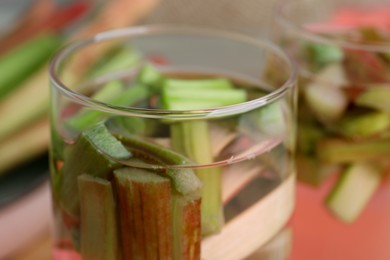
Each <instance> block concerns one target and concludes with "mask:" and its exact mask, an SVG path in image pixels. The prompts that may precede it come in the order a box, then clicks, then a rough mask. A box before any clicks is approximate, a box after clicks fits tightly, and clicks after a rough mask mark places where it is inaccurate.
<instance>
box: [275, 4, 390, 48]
mask: <svg viewBox="0 0 390 260" xmlns="http://www.w3.org/2000/svg"><path fill="white" fill-rule="evenodd" d="M307 1H308V0H292V1H279V2H278V4H277V5H275V8H274V13H275V14H276V15H275V17H276V18H275V19H276V20H277V22H278V23H280V25H281V26H282V27H284V28H285V29H287V30H290V31H292V32H294V33H295V34H297V35H300V36H302V37H303V38H305V39H307V40H309V41H314V42H318V43H322V44H328V45H336V46H339V47H343V48H349V49H356V50H364V51H372V52H389V51H390V42H389V43H378V44H374V43H371V44H370V43H357V42H352V41H350V40H348V39H332V38H329V37H326V36H324V35H321V34H317V33H314V32H310V31H308V30H305V29H304V28H303V27H302V26H301V25H296V24H295V23H293V22H292V21H291V19H290V18H289V16H288V10H287V9H288V7H291V6H293V5H294V4H298V3H299V2H301V3H303V2H307ZM309 1H310V2H313V0H309Z"/></svg>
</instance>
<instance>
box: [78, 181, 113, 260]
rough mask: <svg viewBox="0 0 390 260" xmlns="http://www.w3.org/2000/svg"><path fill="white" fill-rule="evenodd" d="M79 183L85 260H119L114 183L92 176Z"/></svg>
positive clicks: (82, 252)
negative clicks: (112, 184)
mask: <svg viewBox="0 0 390 260" xmlns="http://www.w3.org/2000/svg"><path fill="white" fill-rule="evenodd" d="M77 179H78V187H79V194H80V219H81V227H80V229H81V230H80V231H81V233H80V238H81V254H82V256H83V259H85V260H88V259H91V260H92V259H93V260H95V259H96V260H97V259H119V254H120V253H119V237H118V231H117V218H116V210H117V209H116V203H115V200H114V193H113V189H112V186H111V183H110V182H109V181H107V180H104V179H100V178H95V177H92V176H90V175H81V176H79V177H78V178H77Z"/></svg>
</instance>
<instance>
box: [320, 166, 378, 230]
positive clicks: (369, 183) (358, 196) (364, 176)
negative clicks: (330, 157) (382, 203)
mask: <svg viewBox="0 0 390 260" xmlns="http://www.w3.org/2000/svg"><path fill="white" fill-rule="evenodd" d="M381 180H382V173H381V170H380V169H377V168H376V167H373V166H372V165H370V164H369V163H366V162H357V163H354V164H352V165H351V166H349V167H348V168H347V169H346V170H345V171H344V172H343V173H342V175H341V176H340V178H339V180H338V181H337V183H336V185H335V186H334V187H333V189H332V190H331V191H330V193H329V195H328V197H327V198H326V205H327V207H328V209H329V210H330V211H331V212H332V213H333V214H334V215H336V216H337V217H338V218H340V219H341V220H343V221H345V222H348V223H351V222H353V221H354V220H356V218H357V217H358V216H359V215H360V213H361V212H362V210H363V209H364V208H365V206H366V205H367V203H368V202H369V200H370V198H371V197H372V195H373V194H374V192H375V191H376V190H377V188H378V187H379V185H380V183H381Z"/></svg>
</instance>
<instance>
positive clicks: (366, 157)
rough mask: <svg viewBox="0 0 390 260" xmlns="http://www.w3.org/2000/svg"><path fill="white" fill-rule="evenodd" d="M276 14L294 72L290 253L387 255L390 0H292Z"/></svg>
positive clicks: (309, 256)
mask: <svg viewBox="0 0 390 260" xmlns="http://www.w3.org/2000/svg"><path fill="white" fill-rule="evenodd" d="M275 17H276V19H275V30H274V31H275V32H276V34H277V35H276V34H275V35H274V36H275V39H277V40H278V42H279V43H280V44H281V45H283V48H285V50H286V51H287V52H288V53H289V54H290V55H291V57H293V59H295V61H296V62H297V64H298V68H299V75H300V77H299V80H300V89H299V94H300V95H299V96H300V102H299V109H298V111H299V112H298V122H299V124H298V145H297V169H298V171H297V172H298V179H299V180H300V185H299V188H298V191H299V192H298V195H299V196H298V211H297V215H296V216H297V217H296V225H297V226H299V228H297V233H299V230H300V228H302V229H301V230H302V232H301V233H300V234H301V235H297V236H298V237H297V241H298V243H297V244H296V246H297V248H296V249H297V252H298V251H299V252H300V253H303V254H298V253H297V254H296V257H297V259H302V257H303V258H305V259H306V258H307V259H313V257H314V256H315V255H316V254H317V253H318V250H323V251H324V252H326V253H324V254H323V256H324V259H367V258H375V259H388V258H389V257H390V254H389V250H388V248H387V244H386V243H385V242H384V241H387V240H388V239H389V234H390V225H389V224H388V218H389V217H390V207H389V206H388V203H389V198H390V190H389V187H390V186H389V185H390V183H389V182H388V178H387V174H388V173H389V169H390V139H389V136H390V106H389V101H390V4H389V2H388V1H379V0H370V1H349V0H343V1H336V0H334V1H323V2H321V3H320V2H318V1H314V0H293V1H288V2H286V3H283V4H281V5H280V6H279V8H278V11H277V14H276V15H275ZM300 205H301V207H300ZM309 218H310V221H308V219H309ZM304 222H305V223H304ZM309 230H310V231H309ZM299 236H300V237H299ZM336 237H337V238H336ZM313 238H317V239H313ZM299 241H301V243H300V242H299ZM300 245H301V246H300ZM308 247H309V248H312V249H313V250H312V251H310V253H308V251H307V248H308ZM374 252H375V255H374Z"/></svg>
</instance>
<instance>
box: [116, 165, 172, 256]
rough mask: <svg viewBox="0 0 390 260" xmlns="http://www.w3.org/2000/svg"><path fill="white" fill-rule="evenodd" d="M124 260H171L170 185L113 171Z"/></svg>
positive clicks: (130, 171)
mask: <svg viewBox="0 0 390 260" xmlns="http://www.w3.org/2000/svg"><path fill="white" fill-rule="evenodd" d="M114 176H115V182H116V187H117V194H118V201H119V209H120V210H119V223H120V230H121V241H122V254H123V258H124V259H171V257H172V228H171V225H172V224H173V225H176V223H171V185H170V181H169V179H168V178H164V177H161V176H159V175H157V174H155V173H153V172H149V171H147V170H142V169H136V168H122V169H117V170H115V171H114Z"/></svg>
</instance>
